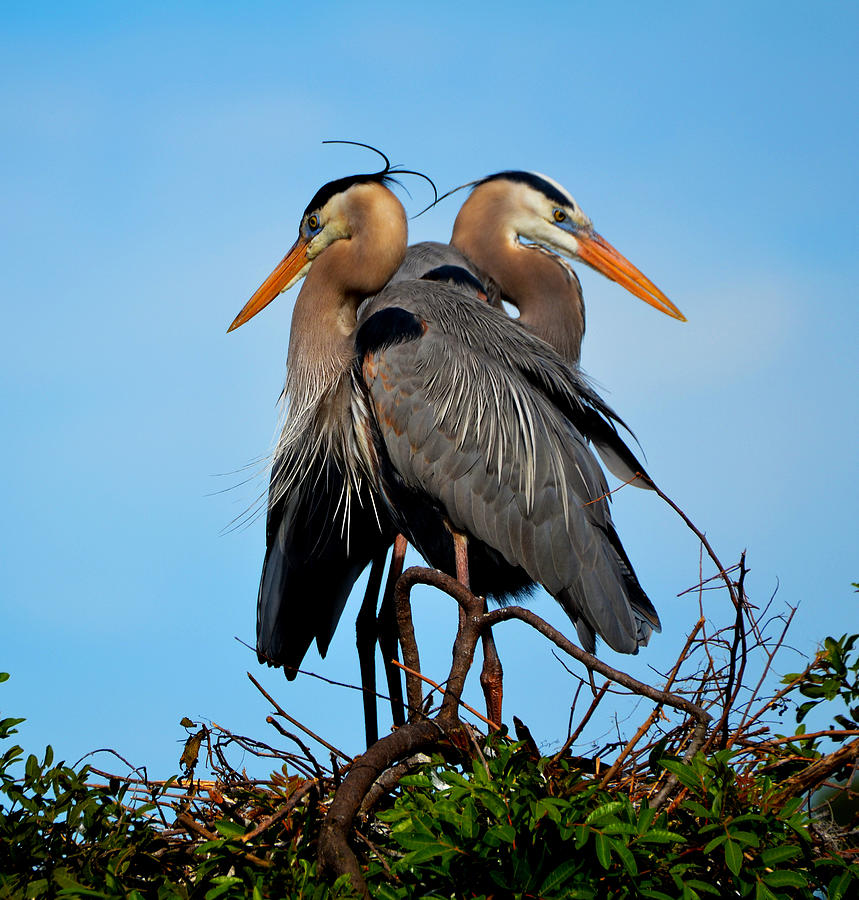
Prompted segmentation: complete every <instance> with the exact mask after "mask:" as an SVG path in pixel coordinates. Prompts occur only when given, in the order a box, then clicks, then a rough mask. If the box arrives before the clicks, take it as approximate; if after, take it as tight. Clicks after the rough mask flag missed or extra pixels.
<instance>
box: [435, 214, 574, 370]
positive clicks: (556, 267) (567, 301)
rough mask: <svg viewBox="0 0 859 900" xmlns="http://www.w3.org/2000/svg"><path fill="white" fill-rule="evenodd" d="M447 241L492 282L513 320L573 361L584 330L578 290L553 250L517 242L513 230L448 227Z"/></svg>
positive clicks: (569, 272) (567, 359)
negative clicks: (450, 230) (515, 314)
mask: <svg viewBox="0 0 859 900" xmlns="http://www.w3.org/2000/svg"><path fill="white" fill-rule="evenodd" d="M451 243H452V244H453V246H454V247H456V249H457V250H459V251H460V252H462V253H464V254H465V255H466V256H468V257H469V258H470V259H471V260H473V262H474V263H475V264H476V265H477V267H478V268H479V269H480V270H481V271H482V272H484V273H485V274H486V275H487V277H488V278H489V279H491V280H492V281H493V282H495V284H496V285H497V286H498V288H499V290H500V291H501V294H502V299H504V300H507V301H508V302H510V303H512V304H513V305H514V306H515V307H516V308H517V309H518V310H519V324H520V325H522V326H524V327H525V328H527V329H528V330H529V331H530V332H532V333H533V334H536V335H537V337H539V338H542V340H544V341H546V343H547V344H550V345H551V346H552V347H554V348H555V350H556V351H557V352H558V353H559V354H560V355H561V356H562V357H563V358H564V359H565V360H566V361H567V362H569V363H578V361H579V357H580V354H581V345H582V338H583V337H584V333H585V309H584V303H583V301H582V290H581V285H580V284H579V280H578V278H577V277H576V274H575V272H574V271H573V270H572V268H571V267H570V266H568V265H567V264H566V262H565V261H564V260H563V259H562V258H561V257H559V256H557V255H556V254H554V253H552V252H550V251H548V250H545V249H544V248H543V247H541V246H539V245H536V244H522V243H521V242H520V241H519V238H518V235H517V234H516V232H515V231H514V230H513V229H511V228H509V227H504V226H498V227H496V228H480V229H469V230H468V231H458V229H456V228H454V233H453V237H452V239H451Z"/></svg>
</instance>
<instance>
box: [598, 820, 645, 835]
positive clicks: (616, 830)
mask: <svg viewBox="0 0 859 900" xmlns="http://www.w3.org/2000/svg"><path fill="white" fill-rule="evenodd" d="M600 830H601V831H602V833H603V834H635V833H636V831H637V829H636V827H635V825H630V824H629V823H628V822H609V823H608V825H603V826H602V828H601V829H600Z"/></svg>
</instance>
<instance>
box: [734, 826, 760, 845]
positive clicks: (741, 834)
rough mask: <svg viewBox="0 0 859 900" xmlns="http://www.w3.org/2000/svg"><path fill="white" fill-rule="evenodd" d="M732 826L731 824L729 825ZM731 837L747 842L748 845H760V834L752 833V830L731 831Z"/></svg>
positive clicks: (742, 842)
mask: <svg viewBox="0 0 859 900" xmlns="http://www.w3.org/2000/svg"><path fill="white" fill-rule="evenodd" d="M729 828H730V826H729ZM730 834H731V839H732V840H735V841H738V842H739V843H741V844H745V845H746V846H747V847H757V846H759V845H760V841H759V840H758V836H757V835H756V834H752V833H751V831H731V832H730Z"/></svg>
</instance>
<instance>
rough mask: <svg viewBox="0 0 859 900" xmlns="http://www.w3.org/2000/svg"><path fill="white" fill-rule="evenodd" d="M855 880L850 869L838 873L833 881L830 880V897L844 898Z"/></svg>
mask: <svg viewBox="0 0 859 900" xmlns="http://www.w3.org/2000/svg"><path fill="white" fill-rule="evenodd" d="M852 880H853V876H852V875H851V874H850V871H849V870H848V871H846V872H842V873H841V875H836V876H835V878H833V879H832V881H830V882H829V891H828V894H827V896H828V898H829V900H843V898H844V897H846V896H847V888H849V887H850V882H851V881H852Z"/></svg>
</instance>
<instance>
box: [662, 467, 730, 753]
mask: <svg viewBox="0 0 859 900" xmlns="http://www.w3.org/2000/svg"><path fill="white" fill-rule="evenodd" d="M652 487H653V490H654V491H655V492H656V494H657V495H658V496H659V497H661V498H662V499H663V500H664V501H665V502H666V503H667V504H668V505H669V506H670V507H671V508H672V509H673V510H674V512H676V513H677V515H678V516H680V518H681V519H683V521H684V522H685V523H686V525H687V527H688V528H689V529H690V530H691V531H692V533H693V534H694V535H695V536H696V537H697V538H698V540H699V541H701V543H702V544H703V546H704V549H705V550H706V551H707V554H708V555H709V557H710V559H711V560H712V561H713V563H714V564H715V565H716V568H717V569H718V572H719V574H720V575H721V576H722V580H723V581H724V582H725V585H726V587H727V588H728V594H729V595H730V597H731V602H732V603H733V604H734V609H735V610H736V611H737V622H736V625H735V638H736V637H739V638H740V640H739V643H741V644H742V655H741V657H740V677H739V678H738V680H737V681H738V683H737V684H736V689H735V690H734V689H733V688H734V684H733V678H734V666H735V662H736V656H737V644H738V642H737V641H736V639H735V641H734V644H733V646H732V648H731V669H730V673H729V679H728V683H727V685H726V688H727V687H730V688H731V689H732V690H731V691H727V690H726V692H725V694H724V697H725V707H724V711H723V712H722V716H721V718H720V719H719V722H718V724H717V725H716V727H715V728H714V729H713V734H714V735H715V734H718V733H719V732H720V731H721V732H722V733H723V740H724V741H727V738H728V734H727V728H728V716H729V714H730V711H731V705H732V704H733V702H734V700H735V699H736V696H737V694H738V692H739V690H740V687H741V686H742V673H743V672H744V670H745V665H746V632H745V627H744V624H743V595H742V584H743V580H744V578H745V565H744V561H745V557H746V554H745V551H743V554H742V556H741V558H740V581H739V585H735V584H734V582H733V581H732V580H731V578H730V577H729V575H728V571H727V570H726V569H725V567H724V566H723V565H722V562H721V560H720V559H719V557H718V556H716V553H715V551H714V550H713V548H712V547H711V546H710V542H709V541H708V540H707V538H706V536H705V535H704V533H703V532H702V531H701V530H700V529H699V528H697V527H696V526H695V524H694V523H693V522H692V520H691V519H690V518H689V516H687V515H686V513H685V512H683V510H682V509H680V507H679V506H678V505H677V504H676V503H675V502H674V501H673V500H672V499H671V498H670V497H669V496H668V495H667V494H666V493H665V492H664V491H662V490H660V489H659V487H658V486H657V485H655V484H654V485H652ZM710 740H712V737H711V739H710ZM708 743H709V741H708Z"/></svg>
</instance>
